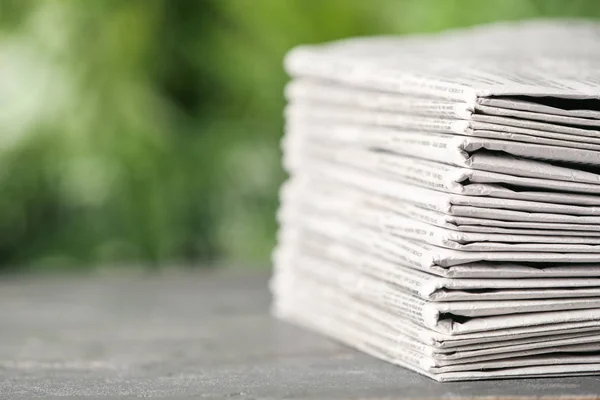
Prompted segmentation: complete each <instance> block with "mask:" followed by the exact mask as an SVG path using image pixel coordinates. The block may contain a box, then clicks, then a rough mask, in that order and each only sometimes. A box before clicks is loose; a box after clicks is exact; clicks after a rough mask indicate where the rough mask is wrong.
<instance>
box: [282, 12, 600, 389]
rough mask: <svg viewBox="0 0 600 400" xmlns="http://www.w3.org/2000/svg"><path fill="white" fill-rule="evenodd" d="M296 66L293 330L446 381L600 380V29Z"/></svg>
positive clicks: (345, 43)
mask: <svg viewBox="0 0 600 400" xmlns="http://www.w3.org/2000/svg"><path fill="white" fill-rule="evenodd" d="M285 66H286V70H287V71H288V73H289V74H290V75H291V76H292V78H293V79H292V81H291V82H290V83H289V85H288V86H287V88H286V97H287V100H288V106H287V108H286V111H285V114H286V133H285V136H284V139H283V142H282V147H283V151H284V158H283V162H284V166H285V168H286V170H287V171H288V172H289V175H290V178H289V180H288V181H287V182H286V183H285V184H284V186H283V188H282V190H281V194H280V196H281V207H280V210H279V213H278V219H279V222H280V230H279V234H278V246H277V248H276V250H275V252H274V261H275V272H274V277H273V280H272V284H271V285H272V290H273V293H274V307H273V308H274V312H275V313H276V315H278V316H280V317H281V318H284V319H286V320H290V321H293V322H294V323H297V324H300V325H303V326H305V327H309V328H311V329H313V330H316V331H319V332H322V333H324V334H326V335H328V336H330V337H333V338H335V339H337V340H339V341H341V342H343V343H346V344H348V345H350V346H352V347H355V348H357V349H360V350H362V351H364V352H367V353H369V354H372V355H374V356H376V357H379V358H381V359H384V360H387V361H389V362H391V363H394V364H398V365H401V366H404V367H406V368H410V369H412V370H415V371H418V372H420V373H422V374H424V375H427V376H429V377H431V378H433V379H435V380H439V381H453V380H470V379H488V378H508V377H532V376H545V377H550V376H567V375H590V374H596V373H599V372H600V100H599V99H600V25H598V24H595V23H592V22H582V21H533V22H520V23H501V24H494V25H490V26H482V27H476V28H469V29H466V30H457V31H451V32H446V33H443V34H430V35H417V36H408V37H377V38H358V39H349V40H342V41H339V42H334V43H330V44H324V45H315V46H302V47H298V48H296V49H293V50H292V51H291V52H290V53H289V54H288V56H287V58H286V61H285Z"/></svg>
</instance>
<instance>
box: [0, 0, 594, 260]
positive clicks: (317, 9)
mask: <svg viewBox="0 0 600 400" xmlns="http://www.w3.org/2000/svg"><path fill="white" fill-rule="evenodd" d="M597 4H598V3H597V2H596V1H594V0H590V1H573V0H571V1H568V2H567V1H561V0H556V1H551V0H547V1H544V0H537V1H526V0H505V1H502V0H489V1H481V0H479V1H475V0H404V1H402V0H376V1H364V0H253V1H251V0H214V1H209V0H205V1H201V0H37V1H36V0H27V1H24V0H0V65H2V67H1V68H2V74H1V75H2V76H0V110H2V111H1V112H0V132H1V133H0V135H1V136H0V167H1V168H0V188H1V193H2V197H1V198H0V205H1V207H0V264H1V265H3V266H5V267H8V266H13V265H19V266H21V265H25V266H30V267H32V268H56V267H70V266H73V267H81V266H82V265H85V266H93V265H96V264H106V263H115V262H118V263H120V264H127V263H132V262H137V261H141V262H144V263H146V264H148V265H154V266H158V265H161V264H164V263H167V262H169V263H173V262H185V263H191V264H197V265H206V263H207V262H209V261H211V260H214V259H217V258H219V259H222V258H225V259H227V260H230V261H241V260H243V261H244V262H245V263H246V264H248V263H251V264H266V263H267V262H268V256H269V252H270V249H271V247H272V245H273V243H274V232H275V228H276V224H275V219H274V212H275V208H276V206H277V195H276V193H277V188H278V186H279V184H280V183H281V181H282V180H283V178H284V174H283V172H282V171H281V169H280V167H279V157H280V154H279V146H278V141H279V138H280V136H281V133H282V124H283V120H282V108H283V99H282V95H281V93H282V88H283V85H284V84H285V82H286V77H285V74H284V73H283V70H282V67H281V61H282V58H283V56H284V54H285V52H286V51H287V50H288V49H290V48H291V47H293V46H295V45H297V44H300V43H314V42H321V41H328V40H334V39H339V38H344V37H348V36H356V35H372V34H397V33H408V32H426V31H437V30H441V29H446V28H451V27H456V26H465V25H470V24H475V23H482V22H490V21H495V20H503V19H518V18H530V17H538V16H569V17H575V16H583V17H598V16H599V15H600V7H598V6H597Z"/></svg>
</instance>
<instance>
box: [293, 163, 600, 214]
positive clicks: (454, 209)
mask: <svg viewBox="0 0 600 400" xmlns="http://www.w3.org/2000/svg"><path fill="white" fill-rule="evenodd" d="M306 170H308V171H310V174H308V173H307V174H306V176H304V175H302V173H305V171H302V172H299V171H297V170H296V176H297V177H298V178H299V179H302V180H309V181H310V180H311V179H317V180H321V181H325V182H328V181H329V182H333V184H334V185H335V184H337V185H341V184H344V185H347V186H350V187H352V188H354V189H357V190H362V191H365V192H369V193H373V194H375V195H377V196H381V197H387V198H392V199H395V200H396V201H398V202H400V201H402V202H408V203H411V204H419V205H421V206H422V207H424V208H427V209H430V210H434V211H439V212H443V213H446V214H453V215H463V216H475V215H470V214H471V213H473V214H486V213H489V214H490V215H492V214H498V213H499V214H500V215H501V217H499V218H494V217H492V218H494V219H501V220H515V219H516V220H521V221H537V222H561V223H579V224H597V223H598V222H600V218H599V216H600V207H598V206H579V205H567V204H554V203H542V202H540V201H529V200H514V199H502V198H495V197H486V196H466V195H461V194H454V193H447V192H441V191H437V190H432V189H428V188H425V187H419V186H415V185H411V184H410V183H405V182H403V181H400V180H386V179H384V178H381V177H379V176H377V175H376V174H371V173H367V172H364V171H362V170H358V169H357V170H352V169H348V168H343V167H338V166H337V165H335V164H326V163H318V162H311V163H310V164H309V166H307V167H306ZM313 171H314V172H313ZM313 174H314V176H316V178H313ZM324 184H325V183H324ZM461 207H462V208H461ZM471 209H475V210H471ZM524 211H525V212H528V213H527V214H525V215H526V216H524V217H522V218H519V216H520V215H522V214H519V212H524Z"/></svg>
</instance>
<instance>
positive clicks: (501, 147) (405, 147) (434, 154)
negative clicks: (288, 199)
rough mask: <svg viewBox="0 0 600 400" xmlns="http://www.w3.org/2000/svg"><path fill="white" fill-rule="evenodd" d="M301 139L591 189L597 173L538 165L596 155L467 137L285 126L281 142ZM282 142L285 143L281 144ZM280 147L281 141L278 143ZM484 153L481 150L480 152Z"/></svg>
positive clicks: (354, 127)
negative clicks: (290, 138) (283, 137)
mask: <svg viewBox="0 0 600 400" xmlns="http://www.w3.org/2000/svg"><path fill="white" fill-rule="evenodd" d="M298 135H302V136H304V140H311V141H314V142H316V143H321V142H324V143H325V144H329V145H337V146H352V147H357V148H360V149H364V148H373V149H379V150H385V151H389V152H392V153H396V154H401V155H410V156H413V157H417V158H423V159H426V160H431V161H436V162H441V163H445V164H450V165H456V166H459V167H465V168H472V169H478V170H484V171H490V172H500V173H505V174H508V175H514V176H522V177H531V178H542V179H554V180H560V181H569V182H582V183H590V184H596V185H598V183H599V182H600V179H599V177H598V174H595V173H592V172H588V171H585V170H581V169H576V168H567V167H561V166H556V165H553V164H550V163H548V162H543V161H539V160H531V159H526V158H517V157H510V156H508V155H509V154H510V155H513V156H523V157H532V158H538V159H540V160H554V161H571V162H584V161H587V160H591V164H594V163H597V159H598V156H597V154H598V153H597V152H594V151H588V150H581V149H569V148H565V147H557V146H540V145H534V144H530V143H521V142H511V141H508V140H494V139H486V138H479V137H468V136H461V135H453V134H443V133H435V132H425V131H424V132H416V131H406V130H398V129H391V128H385V127H374V126H361V125H350V124H341V123H336V124H334V123H328V122H323V123H321V124H318V125H317V124H314V123H309V122H303V123H299V122H298V123H296V122H292V121H288V125H287V133H286V136H287V137H294V136H298ZM287 137H286V139H287ZM284 144H285V142H284ZM486 150H487V151H486Z"/></svg>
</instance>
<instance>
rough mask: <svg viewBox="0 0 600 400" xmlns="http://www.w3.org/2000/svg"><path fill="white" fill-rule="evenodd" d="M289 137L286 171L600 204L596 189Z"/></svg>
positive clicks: (467, 192) (599, 189) (466, 192)
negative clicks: (323, 167)
mask: <svg viewBox="0 0 600 400" xmlns="http://www.w3.org/2000/svg"><path fill="white" fill-rule="evenodd" d="M289 139H290V138H289V137H286V138H285V139H284V142H283V147H284V149H285V157H284V165H285V166H286V168H287V169H288V170H289V171H290V172H294V171H295V170H298V169H304V166H303V165H302V164H307V163H310V164H312V163H315V162H335V163H336V164H339V165H340V166H345V167H350V168H360V169H362V170H364V171H368V172H373V173H375V174H377V175H379V176H380V177H384V178H388V179H394V180H401V181H404V182H407V183H414V184H417V185H419V186H423V187H429V188H431V189H435V190H441V191H445V192H449V193H456V194H464V195H469V196H490V197H499V198H507V199H521V200H532V201H540V202H549V203H565V204H580V205H600V196H599V195H598V193H600V185H594V184H586V183H572V182H568V183H566V184H565V183H564V182H561V181H556V180H552V179H538V178H527V177H519V176H512V175H508V174H502V173H496V172H489V171H480V170H473V169H470V168H462V167H456V166H453V165H447V164H442V163H438V162H433V161H428V160H422V159H418V158H414V157H409V156H397V155H395V154H390V153H385V152H376V151H368V150H364V149H354V148H344V147H336V146H333V145H329V146H326V145H319V144H316V143H314V142H309V143H307V142H303V143H294V142H293V141H291V140H289ZM570 186H572V187H573V188H574V189H575V190H580V191H585V192H587V194H577V193H568V192H566V191H567V189H569V187H570ZM565 187H566V188H565ZM524 188H530V190H524ZM541 189H546V190H541ZM559 191H560V192H559Z"/></svg>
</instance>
